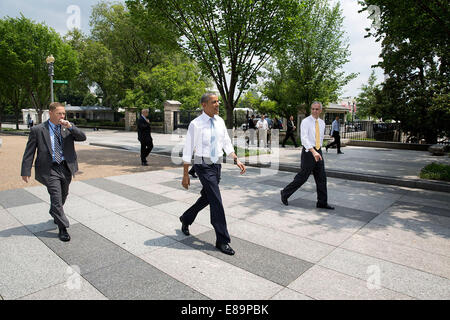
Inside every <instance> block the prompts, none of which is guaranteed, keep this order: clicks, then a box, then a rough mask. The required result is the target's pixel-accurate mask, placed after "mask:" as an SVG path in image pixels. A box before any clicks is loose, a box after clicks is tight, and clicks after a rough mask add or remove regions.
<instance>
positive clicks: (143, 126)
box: [138, 109, 153, 166]
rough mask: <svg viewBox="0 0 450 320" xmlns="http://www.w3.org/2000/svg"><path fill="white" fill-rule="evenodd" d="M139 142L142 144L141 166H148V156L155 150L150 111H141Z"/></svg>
mask: <svg viewBox="0 0 450 320" xmlns="http://www.w3.org/2000/svg"><path fill="white" fill-rule="evenodd" d="M138 140H139V142H140V143H141V164H142V165H143V166H148V163H147V156H148V155H149V154H150V152H151V151H152V149H153V139H152V134H151V129H150V120H149V119H148V109H143V110H142V111H141V116H140V117H139V120H138Z"/></svg>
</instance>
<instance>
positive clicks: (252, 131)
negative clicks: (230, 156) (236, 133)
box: [247, 114, 256, 145]
mask: <svg viewBox="0 0 450 320" xmlns="http://www.w3.org/2000/svg"><path fill="white" fill-rule="evenodd" d="M247 126H248V132H249V134H250V135H249V139H248V144H249V145H253V144H255V131H256V124H255V115H254V114H252V116H251V117H250V118H248V120H247Z"/></svg>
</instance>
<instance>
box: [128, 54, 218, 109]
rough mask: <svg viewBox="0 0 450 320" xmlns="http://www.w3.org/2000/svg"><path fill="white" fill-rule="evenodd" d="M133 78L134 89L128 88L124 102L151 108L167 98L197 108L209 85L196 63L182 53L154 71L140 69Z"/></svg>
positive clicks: (188, 107)
mask: <svg viewBox="0 0 450 320" xmlns="http://www.w3.org/2000/svg"><path fill="white" fill-rule="evenodd" d="M133 81H134V84H135V86H134V89H133V90H131V89H130V90H128V91H127V94H126V98H125V99H124V100H123V101H122V102H121V103H122V105H124V106H130V107H135V108H138V109H143V108H148V109H151V110H156V109H161V108H162V106H163V103H164V101H165V100H178V101H180V102H181V103H182V109H184V110H195V109H197V108H198V107H199V100H200V96H201V95H202V94H203V93H204V92H205V91H206V87H208V86H210V83H209V82H208V81H207V79H205V78H204V77H202V75H201V72H200V70H199V68H198V67H197V65H196V64H195V63H194V62H192V61H190V60H189V59H187V58H186V57H184V56H183V55H175V56H172V57H170V58H168V59H166V60H165V61H164V62H162V63H161V64H159V65H158V66H156V67H154V68H153V69H152V70H151V71H147V72H145V71H140V72H139V75H138V76H137V77H136V78H134V79H133Z"/></svg>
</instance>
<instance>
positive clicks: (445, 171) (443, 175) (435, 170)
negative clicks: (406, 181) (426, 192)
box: [419, 162, 450, 181]
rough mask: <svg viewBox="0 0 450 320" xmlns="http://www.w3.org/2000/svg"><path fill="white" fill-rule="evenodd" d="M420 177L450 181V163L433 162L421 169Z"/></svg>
mask: <svg viewBox="0 0 450 320" xmlns="http://www.w3.org/2000/svg"><path fill="white" fill-rule="evenodd" d="M419 177H420V178H421V179H432V180H443V181H450V165H448V164H443V163H435V162H433V163H431V164H429V165H427V166H425V167H424V168H423V169H422V170H421V171H420V174H419Z"/></svg>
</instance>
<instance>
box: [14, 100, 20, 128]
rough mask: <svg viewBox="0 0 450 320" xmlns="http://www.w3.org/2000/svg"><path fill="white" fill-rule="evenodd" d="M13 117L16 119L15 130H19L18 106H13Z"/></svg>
mask: <svg viewBox="0 0 450 320" xmlns="http://www.w3.org/2000/svg"><path fill="white" fill-rule="evenodd" d="M14 116H15V118H16V119H15V120H16V130H19V106H14Z"/></svg>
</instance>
